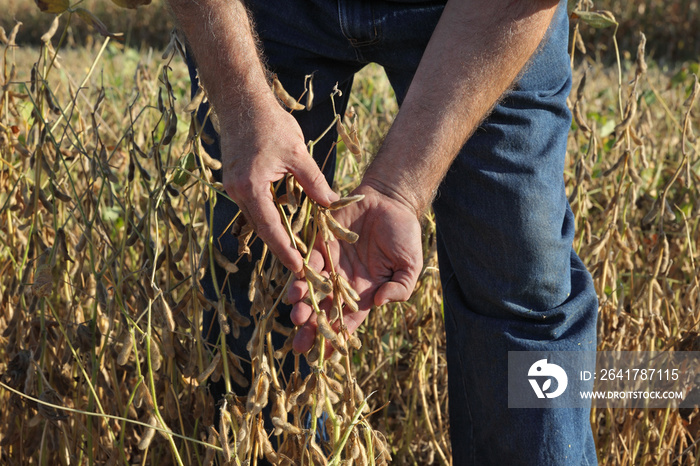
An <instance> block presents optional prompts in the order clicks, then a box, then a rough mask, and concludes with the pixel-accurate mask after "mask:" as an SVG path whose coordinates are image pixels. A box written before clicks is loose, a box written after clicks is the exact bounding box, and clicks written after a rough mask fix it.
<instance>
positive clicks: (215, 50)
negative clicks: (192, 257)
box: [168, 0, 337, 275]
mask: <svg viewBox="0 0 700 466" xmlns="http://www.w3.org/2000/svg"><path fill="white" fill-rule="evenodd" d="M168 5H169V6H170V9H171V12H172V14H173V17H174V18H175V20H176V22H177V25H178V27H179V29H180V30H181V31H182V32H184V34H185V36H186V37H187V40H188V43H189V46H190V48H191V51H192V52H193V54H194V58H195V60H196V62H197V72H198V74H199V78H200V80H201V82H202V84H203V85H204V88H205V89H206V90H207V97H208V98H209V101H210V102H211V103H212V105H213V106H214V109H215V110H216V114H217V116H218V119H219V126H220V130H221V131H220V133H221V134H220V137H221V138H220V141H221V154H222V160H221V162H222V165H223V167H222V168H223V183H224V189H225V190H226V192H227V193H228V195H229V196H231V198H232V199H233V200H234V201H235V202H236V203H237V204H238V206H239V207H240V209H241V212H243V215H245V217H246V219H247V220H248V221H249V222H251V223H252V225H253V226H254V227H255V231H256V233H257V234H258V236H260V238H261V239H262V240H263V241H265V242H266V243H267V245H268V247H269V248H270V250H271V251H272V252H273V253H274V254H275V255H276V256H277V257H279V258H280V260H281V261H282V263H283V264H284V265H285V266H286V267H287V268H289V269H290V270H292V271H293V272H294V273H296V274H297V275H299V274H300V273H301V270H302V264H303V262H302V258H301V255H300V254H299V252H297V251H296V250H295V249H294V248H293V247H292V245H291V240H290V238H289V236H288V235H287V233H286V231H285V228H284V226H283V225H282V220H281V218H280V216H279V213H278V211H277V208H276V207H275V205H274V204H273V202H272V193H271V192H270V183H273V182H275V181H278V180H280V179H282V177H284V175H285V174H286V173H292V174H293V175H294V176H295V177H296V179H297V181H298V182H299V184H300V185H301V187H302V188H303V189H304V191H305V192H306V194H307V195H308V196H309V197H310V198H311V199H313V200H314V201H316V202H318V203H319V204H322V205H324V206H327V205H328V204H329V203H330V202H332V201H333V200H335V199H337V195H336V194H335V193H333V191H332V190H331V188H330V186H328V183H327V182H326V180H325V178H324V177H323V174H322V173H321V170H320V169H319V168H318V166H317V165H316V163H315V162H314V161H313V159H312V158H311V157H310V156H309V153H308V151H307V150H306V145H305V143H304V135H303V134H302V132H301V128H299V125H298V124H297V122H296V120H295V119H294V117H292V116H291V115H290V114H289V113H287V111H286V110H285V109H284V108H282V106H281V105H280V103H279V102H278V101H277V99H276V98H275V96H274V94H273V92H272V89H271V88H270V86H269V85H268V83H267V80H266V77H265V69H264V66H263V64H262V62H261V60H260V56H259V54H258V49H257V45H256V43H255V39H254V37H253V33H252V30H251V26H250V21H249V18H248V14H247V12H246V9H245V5H244V4H243V2H242V1H240V0H199V1H197V2H193V1H191V0H168Z"/></svg>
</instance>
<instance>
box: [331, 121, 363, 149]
mask: <svg viewBox="0 0 700 466" xmlns="http://www.w3.org/2000/svg"><path fill="white" fill-rule="evenodd" d="M335 128H336V130H337V131H338V134H339V135H340V139H342V140H343V142H344V143H345V147H347V148H348V150H349V151H350V152H352V153H353V154H355V155H360V154H361V153H362V151H361V150H360V146H358V145H357V144H355V143H354V142H353V140H352V138H351V137H350V135H349V134H348V132H347V130H346V129H345V125H344V124H343V122H342V121H341V118H340V117H338V120H337V122H336V124H335Z"/></svg>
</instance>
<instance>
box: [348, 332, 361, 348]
mask: <svg viewBox="0 0 700 466" xmlns="http://www.w3.org/2000/svg"><path fill="white" fill-rule="evenodd" d="M348 345H350V346H351V347H352V348H354V349H356V350H359V349H360V348H362V341H360V339H359V338H357V336H356V335H355V334H354V333H351V334H350V335H348Z"/></svg>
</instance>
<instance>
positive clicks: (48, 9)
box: [34, 0, 70, 15]
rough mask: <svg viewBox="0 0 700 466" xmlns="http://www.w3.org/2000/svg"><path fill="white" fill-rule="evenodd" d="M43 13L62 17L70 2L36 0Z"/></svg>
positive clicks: (67, 0)
mask: <svg viewBox="0 0 700 466" xmlns="http://www.w3.org/2000/svg"><path fill="white" fill-rule="evenodd" d="M34 3H36V6H38V7H39V9H40V10H41V11H42V13H51V14H54V15H60V14H61V13H63V12H64V11H66V10H67V9H68V7H69V6H70V0H34Z"/></svg>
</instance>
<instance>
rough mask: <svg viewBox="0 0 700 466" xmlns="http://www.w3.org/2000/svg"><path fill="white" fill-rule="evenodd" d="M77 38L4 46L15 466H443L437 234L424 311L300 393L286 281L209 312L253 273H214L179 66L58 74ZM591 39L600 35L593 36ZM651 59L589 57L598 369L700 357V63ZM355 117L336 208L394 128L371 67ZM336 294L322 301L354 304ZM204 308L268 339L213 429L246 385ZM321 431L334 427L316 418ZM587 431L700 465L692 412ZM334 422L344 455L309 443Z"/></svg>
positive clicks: (590, 224)
mask: <svg viewBox="0 0 700 466" xmlns="http://www.w3.org/2000/svg"><path fill="white" fill-rule="evenodd" d="M681 3H682V2H681ZM684 4H687V5H692V4H694V3H693V2H686V3H684ZM64 21H65V20H63V19H62V21H61V23H60V24H59V27H58V29H57V31H56V35H55V37H53V39H52V38H47V40H46V41H45V42H44V44H43V45H42V46H41V47H40V48H38V49H23V48H17V47H15V46H14V45H12V43H11V39H12V32H11V31H9V30H8V34H7V36H8V37H7V40H4V41H3V44H2V45H1V46H0V52H1V53H2V54H3V56H2V63H0V64H1V65H2V69H1V72H2V76H1V79H2V81H1V82H0V84H1V85H2V86H3V87H2V95H1V96H0V99H1V100H0V111H1V112H2V116H1V118H0V124H1V126H0V154H1V157H2V158H1V160H0V242H1V243H2V247H1V249H0V290H1V298H0V299H1V301H0V332H1V336H0V338H1V343H2V344H0V374H2V376H1V378H0V382H1V383H2V385H0V387H2V388H0V464H177V463H178V462H182V463H183V464H206V463H207V462H208V461H210V460H211V459H212V457H214V456H215V457H218V458H219V460H221V459H223V458H224V457H230V458H232V459H231V461H232V464H244V462H245V461H246V460H251V463H250V464H256V462H257V461H258V457H261V458H262V457H265V458H267V459H269V460H271V461H273V460H277V462H279V463H280V464H285V463H284V462H285V457H290V458H293V459H294V460H295V461H296V464H299V463H300V462H301V458H305V463H304V464H316V463H320V462H322V460H321V456H324V457H325V458H326V459H327V460H328V461H329V462H331V463H333V462H335V464H339V463H340V459H341V458H342V459H345V460H346V464H347V463H352V462H356V463H358V464H381V463H382V462H384V461H386V460H387V459H388V457H389V455H390V456H391V458H392V463H395V464H420V465H423V464H442V463H447V462H449V460H450V447H449V436H448V428H449V427H448V426H449V421H448V418H447V410H446V408H447V393H446V387H447V383H446V380H447V374H446V368H445V359H444V334H443V328H442V309H441V298H440V285H439V281H438V273H437V263H436V258H435V251H434V247H433V243H434V237H433V235H434V229H433V228H432V224H431V219H430V218H428V219H426V220H427V221H426V231H425V233H426V234H425V237H424V245H425V257H426V259H425V270H424V272H423V274H422V276H421V279H420V281H419V286H418V288H417V290H416V292H415V293H414V296H413V297H412V299H411V301H410V302H409V303H405V304H392V305H389V306H385V307H383V308H380V309H375V310H373V311H372V312H371V313H370V316H369V318H368V320H367V322H366V324H365V325H364V326H363V328H362V329H361V330H360V332H359V334H358V337H359V339H360V340H361V343H362V347H361V349H359V350H353V349H349V348H347V343H350V342H351V341H350V338H349V337H348V336H347V335H343V334H342V332H341V336H340V337H336V338H337V340H336V341H335V342H334V345H335V346H337V347H338V351H336V352H335V356H334V358H333V359H331V360H328V361H324V358H323V357H322V354H316V355H315V357H312V359H315V360H316V362H315V363H314V365H315V367H316V368H317V370H315V371H314V372H312V374H311V375H310V376H309V378H307V379H306V380H303V381H302V380H301V379H300V377H298V376H294V377H291V378H290V379H288V380H287V379H284V378H283V377H282V376H281V374H279V373H278V370H277V369H278V367H279V362H280V360H282V359H283V358H296V357H304V356H296V355H293V353H291V352H288V351H287V350H286V348H281V349H280V348H271V346H270V343H269V340H268V338H267V337H266V332H269V330H270V329H271V330H272V331H273V332H279V333H283V334H290V333H291V332H293V330H292V329H284V328H282V327H281V326H279V325H278V324H276V323H275V321H274V316H275V306H276V301H277V300H278V298H280V297H281V296H282V295H283V288H284V286H285V284H286V282H287V277H286V276H285V275H284V272H283V271H282V270H281V268H280V267H279V266H278V265H276V264H275V261H274V259H270V260H267V261H266V262H265V263H264V264H263V263H261V265H260V268H259V273H258V274H257V275H256V279H255V280H254V281H253V286H254V287H253V289H252V291H251V300H252V301H253V303H254V306H253V307H254V309H255V313H254V316H253V317H254V318H253V322H248V321H246V319H244V318H241V317H240V316H237V314H236V311H235V307H234V306H231V305H227V304H226V303H223V302H220V303H219V304H217V303H211V302H207V300H206V299H204V297H203V295H202V293H201V292H200V287H199V285H198V277H199V276H200V275H201V273H202V272H203V269H204V268H205V267H209V266H210V264H211V263H212V261H217V262H218V263H220V264H222V265H224V266H226V267H228V268H229V269H230V270H231V271H232V272H233V271H234V270H235V260H234V263H232V262H230V261H229V260H228V259H226V258H222V257H218V256H217V255H216V253H215V245H216V239H215V238H214V239H208V237H207V232H208V227H207V225H206V220H205V215H204V201H205V200H206V199H210V198H211V197H212V196H213V194H214V192H215V190H218V189H220V186H219V185H217V184H216V183H213V182H212V181H211V174H210V168H209V167H211V166H212V162H211V161H209V160H208V159H207V156H206V153H205V152H204V151H203V150H201V144H200V139H199V127H198V125H196V124H195V123H194V122H193V121H192V119H191V116H190V113H189V112H188V111H189V110H191V108H187V104H189V99H188V98H187V97H185V96H188V95H189V93H188V84H187V82H186V80H185V75H186V73H185V70H184V65H183V64H182V62H181V60H180V59H179V57H177V55H174V56H173V54H172V53H170V54H168V57H167V58H165V59H161V58H160V57H159V56H157V57H153V56H148V55H147V54H142V55H139V54H138V53H136V52H134V51H133V50H129V49H123V48H122V47H121V46H118V45H115V43H114V42H113V41H108V40H107V41H104V42H102V43H98V44H96V45H95V46H94V47H91V48H85V49H81V50H68V49H66V50H65V51H64V50H62V51H61V55H65V56H62V57H61V56H59V57H56V55H55V51H54V49H53V47H58V45H59V42H60V39H59V37H64V38H67V37H68V36H67V35H66V36H63V35H62V33H63V31H64V27H65V26H66V24H67V22H64ZM73 21H74V20H73ZM579 32H580V33H581V34H582V35H583V37H584V38H586V37H588V35H590V34H591V30H590V27H589V26H587V25H584V24H582V25H581V26H580V31H579ZM575 34H578V32H577V33H575ZM637 41H638V39H637ZM581 43H586V41H583V42H579V44H581ZM627 43H629V41H628V42H627ZM51 44H53V46H51ZM607 45H608V47H607V48H608V51H607V52H605V53H606V54H612V55H611V56H612V58H610V57H608V60H609V61H611V62H612V63H615V62H616V61H617V60H616V58H615V57H616V54H615V51H614V44H613V42H609V43H608V44H607ZM647 47H649V44H648V45H647ZM589 48H590V46H589ZM625 52H628V53H627V54H625ZM643 52H644V49H643V48H640V49H639V51H637V50H634V49H632V50H627V51H626V50H622V51H621V53H622V58H623V59H622V61H621V62H620V65H619V68H618V67H617V66H613V67H604V66H602V65H601V64H600V62H599V61H594V59H593V58H591V57H592V56H593V57H594V55H593V51H589V52H588V53H589V55H585V54H584V53H582V51H581V50H580V49H579V50H575V51H574V52H573V55H574V59H573V60H572V62H573V63H574V84H575V86H574V91H573V92H572V95H571V107H572V109H573V110H574V114H575V122H574V125H573V127H572V131H571V135H570V144H569V159H568V160H569V164H568V170H567V172H566V173H565V176H566V178H567V186H569V192H570V200H571V202H572V207H573V209H574V212H575V214H576V219H577V225H578V235H577V237H576V240H575V247H576V249H577V250H578V251H579V253H580V255H581V257H582V258H583V260H584V262H585V263H586V264H588V265H589V267H590V269H591V271H592V273H593V274H594V278H595V283H596V287H597V290H598V294H599V297H600V301H601V307H600V316H601V318H600V323H599V348H600V349H601V350H611V349H620V350H652V349H657V350H658V349H673V350H695V351H700V329H699V328H698V321H699V320H700V317H699V316H698V315H697V312H696V311H697V309H699V308H700V283H699V282H698V278H697V276H696V275H697V273H696V270H697V265H696V262H697V261H698V260H699V259H700V257H698V253H697V250H698V247H699V246H700V231H699V228H698V226H699V225H698V224H699V222H700V214H699V212H698V209H697V205H698V204H697V203H698V195H699V190H698V183H699V182H700V177H699V173H698V170H699V167H700V156H699V155H698V148H699V144H698V142H697V140H696V138H695V136H694V134H693V131H694V130H695V129H696V126H697V117H695V116H694V113H693V112H692V111H691V110H692V106H693V104H694V102H695V100H694V98H695V92H696V91H697V83H696V81H695V79H694V78H693V76H692V74H691V71H697V63H686V64H685V65H683V66H677V67H673V68H664V69H661V68H659V67H658V66H656V65H655V64H654V63H651V62H650V63H649V65H648V67H647V65H646V63H645V62H644V61H643V60H641V59H639V58H637V59H636V61H635V57H641V56H643ZM626 55H628V56H629V57H631V60H629V61H628V60H624V57H625V56H626ZM595 58H596V59H597V57H595ZM351 104H352V106H353V108H354V111H355V116H352V117H351V118H344V119H343V121H344V122H345V124H346V125H347V128H348V130H349V132H350V139H349V140H348V144H346V143H344V142H340V143H339V152H340V156H341V161H340V163H339V166H338V173H337V176H336V180H337V188H338V190H340V191H341V192H347V191H348V190H349V189H350V188H351V187H352V185H353V183H356V182H357V178H358V175H357V174H358V173H359V171H360V170H361V167H362V165H363V164H364V163H366V160H365V157H364V156H360V157H357V156H356V155H354V154H352V153H350V151H349V150H347V147H349V146H351V145H352V144H350V142H351V141H352V134H353V129H354V130H355V132H356V135H357V136H358V137H359V142H360V143H361V145H362V146H363V149H364V151H363V153H364V154H367V153H371V152H372V151H373V148H374V146H375V145H376V144H377V143H378V141H379V140H380V138H381V135H382V134H383V133H384V131H385V130H386V128H387V126H388V125H389V124H390V121H391V119H392V116H393V114H395V111H396V108H395V104H394V103H393V100H392V99H391V91H390V89H389V87H388V84H387V82H386V80H385V79H384V77H383V75H382V74H381V71H380V70H378V69H376V68H369V69H368V70H366V71H365V72H363V75H362V77H361V79H359V80H358V84H357V88H356V92H355V93H354V97H353V100H352V101H351ZM695 108H697V105H696V106H695ZM337 119H338V120H340V116H338V117H337ZM334 123H335V122H333V121H329V125H330V124H334ZM196 159H199V162H200V163H199V164H196V163H195V160H196ZM200 167H201V168H200ZM289 183H290V187H292V188H293V180H289ZM291 191H292V192H294V191H295V190H294V189H291ZM285 200H286V203H285V206H284V207H283V210H282V212H283V213H284V214H285V215H290V216H291V215H292V214H293V213H294V212H296V217H295V218H296V219H297V220H296V221H295V220H294V219H292V218H290V226H292V228H294V231H295V232H296V233H297V236H299V237H300V238H301V239H302V241H303V242H305V243H307V244H309V242H310V241H312V240H313V236H314V235H315V234H323V230H324V229H325V228H326V224H327V221H328V218H327V217H326V215H327V213H322V212H321V210H320V209H318V208H316V207H314V206H312V205H309V204H308V203H306V204H301V203H300V202H298V201H300V200H301V199H296V200H293V199H290V198H289V196H287V197H286V199H285ZM295 202H296V203H299V205H298V207H297V208H296V209H294V208H293V207H292V206H290V204H293V203H295ZM281 204H282V203H281ZM322 218H323V220H321V219H322ZM232 220H234V219H232ZM239 226H241V228H240V229H238V230H239V231H238V234H239V235H242V237H245V235H246V231H245V226H243V225H239ZM327 237H328V240H329V241H330V240H333V239H332V236H331V235H328V236H327ZM229 259H235V258H229ZM239 260H247V259H245V258H242V259H239ZM321 281H322V282H323V283H320V282H319V283H316V288H317V289H319V288H320V289H324V288H329V289H331V290H332V289H335V290H336V291H338V290H339V288H340V287H344V284H343V283H341V282H340V281H338V280H335V279H334V280H331V281H323V280H321ZM336 294H339V293H336ZM346 295H351V292H350V293H346ZM348 299H350V300H351V296H350V297H349V298H348ZM210 306H213V307H218V309H219V312H220V315H221V317H222V318H225V317H226V316H228V317H230V318H231V320H230V327H229V330H230V331H231V332H234V333H235V332H236V331H237V327H238V326H242V325H248V324H249V325H255V326H256V327H257V328H258V329H260V330H261V333H258V334H257V335H258V337H257V338H254V339H253V340H252V341H251V343H250V345H249V346H250V348H249V349H250V356H251V357H250V360H251V361H252V363H253V367H254V368H255V369H254V373H255V379H254V380H253V381H252V383H251V384H250V387H251V392H250V394H249V396H248V397H247V398H237V397H228V398H227V400H226V405H225V406H224V409H223V411H222V412H223V413H224V414H223V415H222V416H221V422H220V423H218V424H217V425H213V424H214V414H215V409H218V407H215V406H214V402H213V399H212V397H211V395H210V394H208V392H207V389H206V383H207V382H206V381H207V380H208V379H214V380H218V379H220V378H223V379H224V380H233V379H234V378H236V377H239V372H238V367H239V366H240V362H239V361H238V359H237V358H236V357H235V356H233V355H232V354H231V353H230V352H229V351H226V350H225V344H222V345H221V346H219V348H216V349H215V348H210V347H209V345H208V344H207V343H206V341H204V339H203V338H202V336H201V313H202V309H203V308H204V307H210ZM328 317H329V318H330V319H331V320H333V318H334V317H335V316H333V315H329V316H328ZM327 336H329V337H331V339H333V335H331V334H330V333H328V334H327ZM352 343H353V344H356V342H352ZM316 348H317V349H316V352H317V353H319V352H320V350H321V348H325V347H324V346H323V345H322V344H319V345H318V346H317V347H316ZM217 350H218V351H217ZM312 351H314V350H312ZM346 351H347V353H348V356H347V357H345V356H343V353H344V352H346ZM307 357H308V356H307ZM370 394H371V396H368V395H370ZM266 403H269V405H270V406H271V407H272V412H273V416H274V417H275V418H277V421H275V427H276V428H275V430H274V432H272V435H271V437H270V438H269V440H268V436H267V435H266V433H265V432H264V430H262V429H261V424H260V423H261V421H260V419H261V416H260V412H259V409H260V408H261V407H262V405H263V404H266ZM321 411H324V412H326V413H327V414H328V416H326V417H324V418H322V419H321V420H316V417H315V416H309V415H308V413H314V412H321ZM591 421H592V425H593V429H594V433H595V437H596V441H597V445H598V454H599V459H600V462H601V464H615V465H636V464H654V465H656V464H661V465H673V464H679V465H680V464H683V465H686V464H687V465H691V464H697V461H698V460H700V451H699V449H698V446H697V444H696V441H697V439H698V438H699V436H700V416H698V413H697V410H695V411H694V410H678V409H668V410H646V411H642V410H625V409H621V410H601V409H594V410H593V412H592V414H591ZM320 422H323V423H325V425H326V426H327V431H328V433H329V439H328V440H321V439H320V438H317V437H315V436H314V434H313V430H314V428H315V427H316V424H317V423H320ZM269 441H272V442H273V444H274V445H275V446H273V447H272V449H270V446H271V444H270V443H269ZM385 448H386V451H385V450H384V449H385ZM273 450H274V451H273ZM302 451H303V452H305V453H302ZM350 459H353V460H350Z"/></svg>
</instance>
